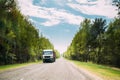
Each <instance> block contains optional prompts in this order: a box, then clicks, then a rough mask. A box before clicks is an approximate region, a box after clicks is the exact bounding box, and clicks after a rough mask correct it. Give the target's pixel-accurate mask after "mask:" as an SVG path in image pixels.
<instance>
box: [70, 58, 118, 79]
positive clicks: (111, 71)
mask: <svg viewBox="0 0 120 80" xmlns="http://www.w3.org/2000/svg"><path fill="white" fill-rule="evenodd" d="M70 61H71V62H73V63H74V64H76V65H77V66H78V67H80V68H83V69H86V70H88V71H90V72H91V73H93V74H96V75H98V76H100V77H101V78H103V80H120V69H117V68H112V67H108V66H103V65H98V64H93V63H91V62H87V63H86V62H80V61H74V60H70Z"/></svg>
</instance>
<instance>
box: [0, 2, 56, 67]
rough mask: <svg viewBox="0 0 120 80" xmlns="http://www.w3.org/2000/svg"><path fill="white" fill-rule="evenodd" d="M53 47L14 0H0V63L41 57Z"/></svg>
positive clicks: (26, 60)
mask: <svg viewBox="0 0 120 80" xmlns="http://www.w3.org/2000/svg"><path fill="white" fill-rule="evenodd" d="M49 48H52V49H53V48H54V47H53V45H52V44H51V43H50V41H49V40H48V39H46V38H45V37H43V36H40V37H39V34H38V31H37V29H35V27H34V26H33V25H32V24H31V23H30V22H29V21H28V19H27V18H26V17H24V16H23V15H22V14H21V13H20V11H19V10H18V9H17V8H16V2H15V0H0V65H4V64H13V63H23V62H28V61H36V60H39V59H41V54H42V50H43V49H49Z"/></svg>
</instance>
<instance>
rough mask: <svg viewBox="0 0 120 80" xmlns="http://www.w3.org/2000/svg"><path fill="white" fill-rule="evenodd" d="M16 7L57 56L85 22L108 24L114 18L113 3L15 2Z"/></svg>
mask: <svg viewBox="0 0 120 80" xmlns="http://www.w3.org/2000/svg"><path fill="white" fill-rule="evenodd" d="M18 3H19V7H20V10H21V13H22V14H23V15H25V16H29V20H30V21H31V22H32V23H33V24H34V25H35V27H36V28H37V29H39V31H40V33H42V34H43V35H44V36H45V37H47V38H48V39H49V40H50V41H51V42H52V43H53V45H54V47H55V49H57V50H58V51H60V52H64V51H65V50H66V49H67V47H68V46H69V45H70V43H71V41H72V39H73V37H74V35H75V33H76V32H77V31H78V29H79V27H80V23H81V22H82V21H83V20H84V19H85V18H89V19H95V18H104V19H106V20H107V21H108V22H109V21H111V20H112V19H113V18H114V17H115V16H116V14H117V11H116V10H115V9H116V7H115V6H112V0H18Z"/></svg>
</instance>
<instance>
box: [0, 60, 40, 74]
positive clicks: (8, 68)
mask: <svg viewBox="0 0 120 80" xmlns="http://www.w3.org/2000/svg"><path fill="white" fill-rule="evenodd" d="M37 63H42V61H38V62H28V63H21V64H10V65H2V66H0V72H2V71H6V70H10V69H15V68H21V67H25V66H28V65H32V64H37Z"/></svg>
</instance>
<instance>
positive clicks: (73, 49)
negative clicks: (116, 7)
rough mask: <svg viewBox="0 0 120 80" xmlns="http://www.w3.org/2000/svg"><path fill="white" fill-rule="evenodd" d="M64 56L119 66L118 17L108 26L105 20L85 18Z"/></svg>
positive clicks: (119, 20)
mask: <svg viewBox="0 0 120 80" xmlns="http://www.w3.org/2000/svg"><path fill="white" fill-rule="evenodd" d="M64 56H65V57H66V58H69V59H75V60H79V61H92V62H94V63H98V64H107V65H113V66H117V67H120V19H117V18H115V20H114V21H113V22H111V23H110V24H109V25H108V26H106V20H103V19H102V18H96V19H95V20H94V21H93V22H92V23H91V21H90V20H88V19H85V20H84V21H83V22H82V23H81V27H80V29H79V31H78V32H77V34H76V35H75V37H74V38H73V40H72V43H71V45H70V46H69V47H68V49H67V51H66V52H65V53H64Z"/></svg>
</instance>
